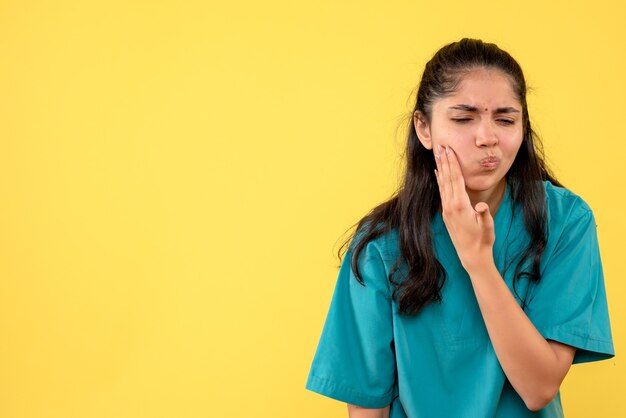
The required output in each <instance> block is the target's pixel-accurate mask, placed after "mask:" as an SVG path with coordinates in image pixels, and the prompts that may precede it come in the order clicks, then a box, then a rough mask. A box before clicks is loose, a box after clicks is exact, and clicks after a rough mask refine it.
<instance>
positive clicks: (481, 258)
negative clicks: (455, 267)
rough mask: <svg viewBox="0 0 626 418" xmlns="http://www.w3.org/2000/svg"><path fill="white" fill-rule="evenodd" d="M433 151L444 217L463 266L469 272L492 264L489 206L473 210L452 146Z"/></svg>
mask: <svg viewBox="0 0 626 418" xmlns="http://www.w3.org/2000/svg"><path fill="white" fill-rule="evenodd" d="M433 151H434V153H435V162H436V164H437V169H436V170H435V176H436V178H437V185H438V186H439V195H440V196H441V207H442V213H441V215H442V218H443V221H444V223H445V225H446V229H447V230H448V233H449V234H450V238H451V240H452V243H453V244H454V248H455V249H456V251H457V254H458V256H459V259H460V260H461V263H462V264H463V267H464V268H465V269H466V270H470V269H472V268H474V267H476V266H479V265H483V264H484V263H485V262H488V261H492V260H493V244H494V242H495V238H496V237H495V230H494V224H493V217H492V216H491V213H490V212H489V206H488V205H487V204H486V203H485V202H480V203H478V204H476V207H475V208H473V207H472V204H471V202H470V198H469V196H468V195H467V191H466V190H465V180H464V178H463V173H462V172H461V166H460V165H459V161H458V159H457V157H456V154H455V152H454V150H453V149H452V148H451V147H450V146H446V148H445V149H444V148H443V147H441V146H440V145H438V146H436V148H435V149H434V150H433Z"/></svg>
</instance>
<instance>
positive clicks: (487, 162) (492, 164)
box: [480, 156, 500, 169]
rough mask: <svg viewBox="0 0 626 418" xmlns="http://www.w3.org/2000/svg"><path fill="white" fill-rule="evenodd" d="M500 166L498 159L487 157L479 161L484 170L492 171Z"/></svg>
mask: <svg viewBox="0 0 626 418" xmlns="http://www.w3.org/2000/svg"><path fill="white" fill-rule="evenodd" d="M499 164H500V159H499V158H498V157H494V156H491V157H487V158H483V159H482V160H480V165H481V166H482V167H484V168H488V169H494V168H496V167H497V166H498V165H499Z"/></svg>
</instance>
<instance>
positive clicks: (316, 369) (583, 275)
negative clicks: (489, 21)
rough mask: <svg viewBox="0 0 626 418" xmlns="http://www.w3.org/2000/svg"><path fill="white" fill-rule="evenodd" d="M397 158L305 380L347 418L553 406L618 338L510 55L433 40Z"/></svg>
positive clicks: (589, 238) (581, 218)
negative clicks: (388, 193) (396, 176)
mask: <svg viewBox="0 0 626 418" xmlns="http://www.w3.org/2000/svg"><path fill="white" fill-rule="evenodd" d="M406 159H407V160H406V161H407V164H406V173H405V177H404V182H403V184H402V186H401V187H400V189H399V190H398V192H397V193H396V194H395V195H394V196H393V197H392V198H391V199H390V200H389V201H387V202H385V203H383V204H381V205H380V206H378V207H376V208H374V209H373V210H372V211H371V212H370V213H369V214H368V215H367V216H366V217H364V218H363V219H362V220H361V221H359V223H358V227H357V230H356V233H355V236H354V237H353V238H352V239H350V240H349V242H350V245H349V247H348V250H347V252H346V254H345V256H344V259H343V262H342V264H341V268H340V270H339V276H338V279H337V284H336V287H335V291H334V294H333V299H332V301H331V305H330V309H329V312H328V316H327V318H326V323H325V325H324V329H323V331H322V335H321V338H320V342H319V345H318V347H317V351H316V354H315V357H314V359H313V363H312V365H311V370H310V373H309V376H308V380H307V383H306V388H307V389H309V390H312V391H315V392H318V393H320V394H322V395H325V396H329V397H331V398H334V399H337V400H341V401H344V402H346V403H347V404H348V411H349V416H350V417H352V418H355V417H389V416H391V417H392V418H400V417H409V418H419V417H427V418H429V417H436V418H437V417H454V418H458V417H506V418H512V417H513V418H515V417H527V416H528V417H531V416H533V417H534V416H542V417H562V416H563V410H562V406H561V400H560V394H559V387H560V384H561V382H562V381H563V379H564V378H565V375H566V374H567V372H568V370H569V368H570V366H571V364H572V363H582V362H590V361H597V360H604V359H608V358H611V357H613V356H614V349H613V342H612V335H611V329H610V323H609V316H608V308H607V300H606V294H605V287H604V278H603V272H602V264H601V260H600V253H599V247H598V241H597V234H596V223H595V219H594V215H593V213H592V211H591V209H590V208H589V206H588V205H587V204H586V203H585V202H584V201H583V200H582V199H581V198H580V197H578V196H577V195H576V194H574V193H573V192H571V191H569V190H568V189H566V188H564V187H563V186H562V185H561V184H560V183H559V182H558V181H557V180H556V179H555V178H554V176H553V175H551V174H550V172H549V170H548V169H547V167H546V166H545V164H544V161H543V159H542V152H541V144H540V142H539V141H538V139H537V137H536V135H535V133H534V131H533V130H532V128H531V125H530V119H529V115H528V108H527V104H526V83H525V80H524V76H523V73H522V70H521V68H520V66H519V64H518V63H517V62H516V61H515V60H514V59H513V58H512V57H511V56H510V55H509V54H508V53H507V52H505V51H503V50H501V49H499V48H498V47H497V46H496V45H495V44H490V43H484V42H482V41H480V40H474V39H467V38H466V39H462V40H461V41H459V42H454V43H451V44H449V45H446V46H444V47H443V48H441V49H440V50H439V51H438V52H437V53H436V54H435V55H434V56H433V58H432V59H431V60H430V61H429V62H428V63H427V64H426V67H425V69H424V73H423V75H422V79H421V82H420V85H419V89H418V93H417V100H416V104H415V108H414V113H413V120H412V126H411V129H410V133H409V137H408V142H407V149H406ZM347 243H348V242H346V243H344V246H345V245H346V244H347ZM344 246H342V248H343V247H344ZM340 252H341V249H340Z"/></svg>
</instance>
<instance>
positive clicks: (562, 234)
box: [544, 181, 597, 258]
mask: <svg viewBox="0 0 626 418" xmlns="http://www.w3.org/2000/svg"><path fill="white" fill-rule="evenodd" d="M544 187H545V191H546V205H547V215H548V230H547V234H548V242H547V247H546V254H550V253H552V252H555V251H556V252H559V251H560V252H562V250H563V249H567V248H571V247H572V246H573V245H583V244H584V245H590V244H594V243H595V242H596V238H595V234H596V228H597V225H596V219H595V217H594V214H593V211H592V209H591V207H590V206H589V205H588V204H587V202H585V200H584V199H583V198H582V197H580V196H579V195H577V194H576V193H574V192H573V191H571V190H569V189H566V188H564V187H558V186H555V185H553V184H552V183H550V182H547V181H546V182H544ZM548 258H549V257H548Z"/></svg>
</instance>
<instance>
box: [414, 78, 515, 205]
mask: <svg viewBox="0 0 626 418" xmlns="http://www.w3.org/2000/svg"><path fill="white" fill-rule="evenodd" d="M414 121H415V129H416V132H417V135H418V137H419V138H420V142H422V144H423V145H424V147H426V148H427V149H433V147H436V146H437V145H441V146H444V147H445V146H446V145H450V146H451V147H452V149H454V151H455V152H456V155H457V158H458V160H459V164H460V166H461V171H462V173H463V177H464V179H465V186H466V189H467V190H468V191H475V192H488V193H489V192H490V191H493V190H495V189H496V188H497V187H498V186H499V185H501V184H503V182H504V176H505V174H506V173H507V172H508V171H509V168H511V165H512V164H513V161H514V160H515V156H516V155H517V151H518V150H519V148H520V145H521V144H522V139H523V126H522V122H523V121H522V106H521V104H520V103H519V101H518V100H517V99H516V97H515V93H514V92H513V87H512V84H511V81H510V80H509V78H508V77H507V76H506V75H505V74H504V73H503V72H501V71H499V70H493V69H479V70H474V71H472V72H470V73H468V74H466V75H465V76H464V77H463V79H462V81H461V82H460V84H459V86H458V88H457V91H456V92H455V93H453V94H451V95H449V96H447V97H444V98H441V99H438V100H436V101H435V102H434V103H433V107H432V120H431V122H430V124H428V122H427V121H426V119H425V117H421V115H419V114H418V113H417V112H416V115H415V116H414Z"/></svg>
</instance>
